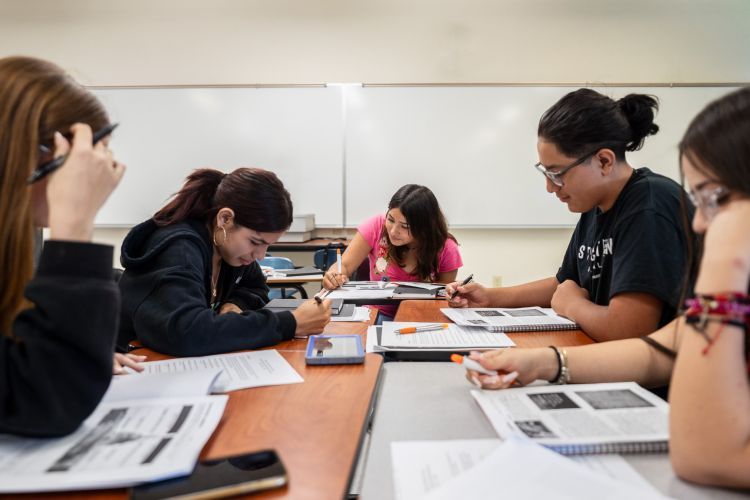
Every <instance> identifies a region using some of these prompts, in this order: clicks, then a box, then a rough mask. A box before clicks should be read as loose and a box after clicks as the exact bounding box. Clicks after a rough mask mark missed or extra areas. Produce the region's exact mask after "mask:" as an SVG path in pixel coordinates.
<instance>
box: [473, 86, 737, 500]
mask: <svg viewBox="0 0 750 500" xmlns="http://www.w3.org/2000/svg"><path fill="white" fill-rule="evenodd" d="M679 149H680V162H681V170H682V173H683V175H684V179H685V183H686V185H687V186H688V187H689V189H690V196H691V198H692V199H694V200H695V203H696V205H697V207H698V210H696V211H695V212H694V215H693V219H692V225H693V229H694V230H695V232H696V233H699V234H704V235H705V236H704V238H703V248H702V251H701V252H691V253H692V256H693V257H697V256H698V255H701V259H700V269H699V271H698V275H697V279H696V282H695V290H694V293H695V296H694V297H692V298H691V299H689V300H688V301H687V302H686V306H689V307H688V308H687V311H686V312H685V314H684V316H683V317H680V318H677V319H675V320H674V321H672V322H671V323H670V324H668V325H666V326H665V327H663V328H661V329H659V330H657V331H656V332H654V333H652V334H651V335H649V336H647V337H643V338H641V339H625V340H619V341H615V342H602V343H599V344H592V345H586V346H578V347H568V348H565V349H563V348H553V349H550V348H546V347H542V348H534V349H528V348H517V349H500V350H495V351H489V352H485V353H483V354H481V355H478V354H475V355H472V357H473V358H474V359H475V360H476V361H478V362H479V363H480V364H481V365H482V366H483V367H484V368H485V369H488V370H496V371H497V372H498V373H497V374H496V375H484V374H481V373H477V372H474V371H470V372H467V378H469V380H471V381H472V382H473V383H474V384H476V385H479V386H481V387H483V388H485V389H504V388H508V387H510V386H511V385H513V384H514V383H521V384H528V383H530V382H533V381H535V380H537V379H546V380H550V381H552V382H556V383H566V382H567V383H578V384H588V383H598V382H623V381H635V382H637V383H639V384H640V385H643V386H646V387H661V386H664V385H665V384H667V383H669V382H670V380H671V385H670V394H669V403H670V412H669V453H670V459H671V461H672V466H673V468H674V471H675V472H676V473H677V475H679V476H680V477H682V478H684V479H686V480H688V481H692V482H695V483H700V484H709V485H716V486H727V487H732V488H750V474H748V473H747V471H748V470H750V338H749V337H748V326H750V161H748V159H749V158H750V87H747V88H744V89H740V90H738V91H735V92H732V93H731V94H728V95H727V96H725V97H723V98H721V99H718V100H716V101H714V102H712V103H711V104H709V105H708V106H707V107H706V108H705V109H704V110H703V111H701V113H700V114H699V115H698V116H697V117H696V118H695V119H693V121H692V122H691V124H690V126H689V127H688V130H687V132H686V133H685V136H684V137H683V139H682V141H681V142H680V148H679ZM685 215H687V212H685ZM687 237H689V233H686V238H687ZM686 293H687V290H686Z"/></svg>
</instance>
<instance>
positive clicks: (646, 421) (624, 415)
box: [472, 382, 669, 455]
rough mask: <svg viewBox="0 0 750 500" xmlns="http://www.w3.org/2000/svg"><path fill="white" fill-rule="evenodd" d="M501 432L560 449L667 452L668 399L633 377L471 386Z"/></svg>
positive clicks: (571, 451) (570, 452) (568, 451)
mask: <svg viewBox="0 0 750 500" xmlns="http://www.w3.org/2000/svg"><path fill="white" fill-rule="evenodd" d="M472 396H474V399H475V400H476V401H477V403H479V406H480V407H481V408H482V410H483V411H484V414H485V415H486V416H487V418H488V419H489V421H490V423H491V424H492V426H493V427H494V428H495V431H496V432H497V433H498V435H499V436H500V437H501V438H506V437H509V436H513V435H520V436H524V437H527V438H529V439H531V440H532V441H534V442H535V443H538V444H541V445H542V446H546V447H547V448H550V449H552V450H554V451H556V452H558V453H562V454H563V455H582V454H595V453H656V452H666V451H667V442H668V439H669V427H668V424H669V405H668V404H667V402H666V401H664V400H662V399H660V398H659V397H658V396H656V395H654V394H652V393H650V392H649V391H647V390H645V389H643V388H642V387H641V386H639V385H638V384H636V383H635V382H618V383H608V384H580V385H579V384H571V385H542V386H532V387H522V388H517V389H506V390H502V391H472Z"/></svg>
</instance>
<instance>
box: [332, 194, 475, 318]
mask: <svg viewBox="0 0 750 500" xmlns="http://www.w3.org/2000/svg"><path fill="white" fill-rule="evenodd" d="M365 258H368V259H369V263H370V266H369V267H370V279H371V280H375V281H380V280H383V279H388V280H390V281H422V282H425V281H426V282H436V283H448V282H451V281H453V280H454V279H456V273H457V272H458V268H459V267H461V266H462V265H463V262H462V261H461V254H460V253H459V251H458V243H456V239H455V238H454V237H453V235H452V234H450V233H449V232H448V226H447V224H446V222H445V216H444V215H443V212H442V211H441V210H440V205H439V204H438V201H437V199H436V198H435V195H434V194H433V193H432V191H430V190H429V189H428V188H426V187H424V186H419V185H417V184H407V185H405V186H403V187H401V188H400V189H399V190H398V191H396V194H394V195H393V197H392V198H391V201H390V203H388V210H387V211H386V213H385V215H383V214H378V215H375V216H373V217H371V218H369V219H367V220H366V221H365V222H363V223H362V224H361V225H360V226H359V227H358V228H357V234H356V235H355V236H354V239H353V240H352V242H351V243H350V244H349V246H348V247H347V249H346V251H345V252H344V255H343V256H342V258H341V261H342V262H341V272H340V273H339V270H338V266H337V265H336V264H334V265H333V266H331V268H330V269H328V271H327V272H326V274H325V276H324V277H323V287H324V288H327V289H329V290H333V289H335V288H338V287H340V286H341V285H343V284H344V283H346V282H347V281H348V280H349V276H351V275H352V274H354V271H356V270H357V268H359V265H360V264H361V263H362V262H363V261H364V260H365ZM376 307H377V308H378V309H379V313H380V317H379V320H378V321H379V322H380V321H382V320H384V319H386V320H390V319H392V318H393V315H394V314H395V312H396V308H395V306H376Z"/></svg>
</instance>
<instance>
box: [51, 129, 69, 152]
mask: <svg viewBox="0 0 750 500" xmlns="http://www.w3.org/2000/svg"><path fill="white" fill-rule="evenodd" d="M54 141H55V158H57V157H58V156H64V155H66V154H68V151H70V143H69V142H68V140H67V139H66V138H65V137H64V136H63V135H62V134H61V133H60V132H55V135H54Z"/></svg>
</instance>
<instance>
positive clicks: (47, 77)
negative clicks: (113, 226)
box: [0, 57, 125, 436]
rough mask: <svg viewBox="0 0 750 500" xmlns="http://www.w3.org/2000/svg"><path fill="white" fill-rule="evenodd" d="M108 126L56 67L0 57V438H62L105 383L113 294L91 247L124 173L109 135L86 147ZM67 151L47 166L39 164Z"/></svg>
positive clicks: (106, 249)
mask: <svg viewBox="0 0 750 500" xmlns="http://www.w3.org/2000/svg"><path fill="white" fill-rule="evenodd" d="M108 125H109V118H108V117H107V113H106V112H105V110H104V108H103V107H102V105H101V104H100V103H99V101H98V100H97V99H96V97H94V96H93V95H92V94H90V93H89V92H87V91H86V90H85V89H84V88H83V87H82V86H81V85H79V84H78V83H76V82H75V81H73V79H72V78H70V77H69V76H68V75H67V74H65V72H64V71H63V70H62V69H60V68H58V67H57V66H55V65H54V64H52V63H49V62H47V61H42V60H39V59H33V58H28V57H6V58H4V59H0V191H1V192H2V194H1V195H0V220H1V222H0V242H2V243H0V283H2V289H1V290H0V372H1V373H0V433H11V434H22V435H28V436H60V435H64V434H68V433H70V432H72V431H74V430H75V429H76V428H77V427H78V426H79V425H80V424H81V422H83V420H84V419H85V418H86V417H87V416H88V415H89V414H90V413H91V412H92V411H93V410H94V408H95V407H96V405H97V404H98V403H99V401H100V400H101V398H102V396H103V395H104V393H105V391H106V390H107V387H108V386H109V382H110V380H111V378H112V363H113V360H112V355H113V353H114V343H115V337H116V335H117V318H118V314H119V307H120V296H119V293H118V291H117V286H116V285H115V283H114V280H113V279H112V247H111V246H105V245H98V244H94V243H91V236H92V232H93V228H94V217H95V216H96V213H97V211H98V210H99V208H100V207H101V206H102V204H103V203H104V201H105V200H106V199H107V197H108V196H109V194H110V193H111V192H112V190H114V189H115V187H116V186H117V184H118V183H119V182H120V178H121V177H122V175H123V173H124V170H125V167H124V165H122V164H120V163H117V162H116V161H115V160H114V158H113V155H112V152H111V151H110V150H109V149H108V148H107V143H108V139H106V138H105V139H104V140H102V141H100V142H99V143H98V144H97V145H95V146H92V143H93V140H92V129H93V130H94V131H96V130H100V129H102V128H104V127H106V126H108ZM63 134H64V135H63ZM65 154H67V155H68V156H67V159H66V160H65V162H64V163H63V164H62V166H61V167H59V168H57V169H56V170H49V171H48V170H47V169H40V168H39V167H41V166H42V165H46V164H48V162H49V161H51V160H53V159H54V158H57V157H60V156H63V155H65ZM47 171H48V173H47V174H46V175H44V174H42V172H47ZM44 226H47V227H49V236H50V239H49V240H48V241H47V242H46V244H45V245H44V247H43V249H42V252H41V256H40V259H39V262H38V266H37V269H36V272H35V271H34V268H33V266H34V254H33V246H34V232H35V227H44Z"/></svg>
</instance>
